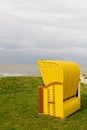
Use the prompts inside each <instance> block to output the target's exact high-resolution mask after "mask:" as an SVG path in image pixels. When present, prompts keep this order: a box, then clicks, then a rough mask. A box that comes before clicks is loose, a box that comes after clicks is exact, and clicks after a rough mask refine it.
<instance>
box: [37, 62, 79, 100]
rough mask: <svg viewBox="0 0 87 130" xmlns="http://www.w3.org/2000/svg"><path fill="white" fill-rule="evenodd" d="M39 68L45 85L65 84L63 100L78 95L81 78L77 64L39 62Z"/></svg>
mask: <svg viewBox="0 0 87 130" xmlns="http://www.w3.org/2000/svg"><path fill="white" fill-rule="evenodd" d="M38 67H39V69H40V73H41V76H42V79H43V81H44V84H45V85H47V84H49V83H51V82H60V83H61V84H63V100H66V99H67V98H70V97H72V96H75V95H76V92H77V89H78V84H79V78H80V69H79V66H78V65H77V64H76V63H74V62H68V61H61V60H38Z"/></svg>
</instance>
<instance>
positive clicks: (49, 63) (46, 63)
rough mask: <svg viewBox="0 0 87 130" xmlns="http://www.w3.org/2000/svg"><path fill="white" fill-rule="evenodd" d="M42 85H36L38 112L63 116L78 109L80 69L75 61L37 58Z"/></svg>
mask: <svg viewBox="0 0 87 130" xmlns="http://www.w3.org/2000/svg"><path fill="white" fill-rule="evenodd" d="M38 67H39V69H40V73H41V76H42V79H43V82H44V85H41V86H38V112H39V113H40V114H45V115H49V116H54V117H59V118H65V117H67V116H69V115H70V114H72V113H74V112H75V111H77V110H78V109H80V86H79V82H80V80H79V79H80V69H79V66H78V65H77V64H76V63H73V62H68V61H60V60H38Z"/></svg>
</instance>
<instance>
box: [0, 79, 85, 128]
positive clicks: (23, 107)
mask: <svg viewBox="0 0 87 130" xmlns="http://www.w3.org/2000/svg"><path fill="white" fill-rule="evenodd" d="M38 84H42V79H41V78H40V77H7V78H0V130H86V129H87V85H85V84H81V100H82V107H81V110H79V111H78V112H76V113H74V114H73V115H71V116H69V117H67V118H66V119H64V120H61V119H58V118H53V117H48V116H41V115H38V104H37V101H38V94H37V92H38V90H37V87H38Z"/></svg>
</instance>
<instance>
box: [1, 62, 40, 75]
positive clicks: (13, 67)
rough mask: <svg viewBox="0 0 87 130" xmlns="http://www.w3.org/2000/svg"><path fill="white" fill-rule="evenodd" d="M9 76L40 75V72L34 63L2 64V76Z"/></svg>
mask: <svg viewBox="0 0 87 130" xmlns="http://www.w3.org/2000/svg"><path fill="white" fill-rule="evenodd" d="M7 76H40V72H39V69H38V67H37V65H33V64H0V77H7Z"/></svg>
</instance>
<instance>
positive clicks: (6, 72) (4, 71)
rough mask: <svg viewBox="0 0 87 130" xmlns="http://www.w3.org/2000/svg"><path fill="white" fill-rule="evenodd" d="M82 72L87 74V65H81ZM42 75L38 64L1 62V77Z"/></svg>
mask: <svg viewBox="0 0 87 130" xmlns="http://www.w3.org/2000/svg"><path fill="white" fill-rule="evenodd" d="M80 70H81V74H84V73H85V74H87V65H82V66H80ZM7 76H40V72H39V69H38V67H37V65H36V64H0V77H7Z"/></svg>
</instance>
